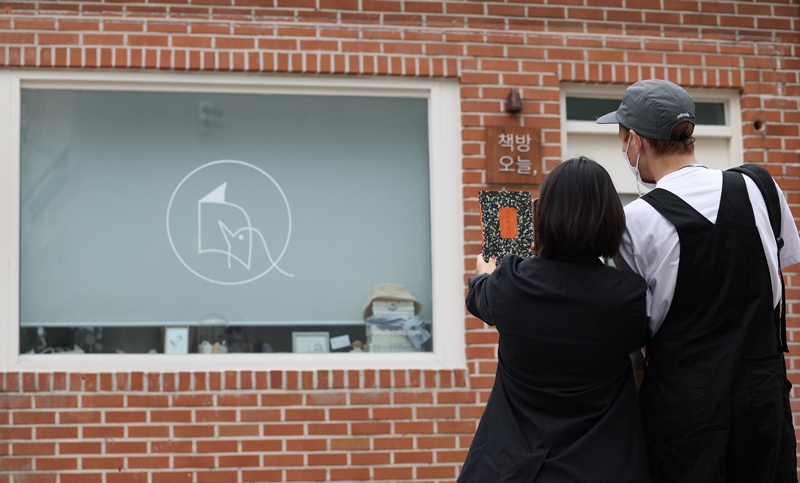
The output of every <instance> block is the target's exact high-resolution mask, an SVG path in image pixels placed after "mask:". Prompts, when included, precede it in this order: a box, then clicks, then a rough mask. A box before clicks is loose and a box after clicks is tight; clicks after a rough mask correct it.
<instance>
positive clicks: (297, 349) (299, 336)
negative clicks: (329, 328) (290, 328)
mask: <svg viewBox="0 0 800 483" xmlns="http://www.w3.org/2000/svg"><path fill="white" fill-rule="evenodd" d="M330 340H331V334H330V332H292V352H293V353H295V354H314V353H318V354H321V353H327V352H330V351H331V350H330Z"/></svg>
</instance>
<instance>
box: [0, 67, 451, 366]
mask: <svg viewBox="0 0 800 483" xmlns="http://www.w3.org/2000/svg"><path fill="white" fill-rule="evenodd" d="M37 88H39V89H80V90H135V91H158V92H165V91H167V92H214V93H243V94H295V95H297V94H299V95H351V96H352V95H357V96H375V97H413V98H425V99H427V100H428V149H429V165H430V223H431V272H432V280H431V286H432V292H433V293H432V298H433V307H432V310H433V328H432V330H433V351H432V352H428V353H358V354H351V353H334V354H288V353H286V354H210V355H205V354H189V355H166V354H92V355H88V354H78V355H75V354H48V355H29V354H19V335H20V334H19V330H20V321H19V291H20V279H19V270H20V261H19V257H20V103H21V101H20V99H21V90H22V89H37ZM461 172H462V170H461V107H460V90H459V85H458V82H457V81H454V80H418V79H392V78H370V79H365V78H354V77H344V76H343V77H302V76H288V75H287V76H279V75H273V76H266V75H263V74H258V75H256V74H197V73H137V72H133V73H131V72H125V73H122V72H113V71H112V72H100V71H60V70H46V71H45V70H38V71H37V70H13V71H8V70H7V71H0V334H4V335H5V337H2V336H0V340H2V339H5V342H0V372H15V371H19V372H28V371H31V372H54V371H59V372H62V371H66V372H98V371H102V372H115V371H159V372H176V371H208V370H213V371H221V370H264V369H274V368H281V369H291V370H313V369H367V368H369V369H386V368H390V369H455V368H465V367H466V353H465V350H466V344H465V329H464V298H463V295H464V292H463V290H464V287H463V274H464V266H463V264H464V239H463V234H464V224H463V223H464V222H463V220H464V216H463V213H464V212H463V203H462V200H463V197H462V194H463V193H462V179H461V174H462V173H461Z"/></svg>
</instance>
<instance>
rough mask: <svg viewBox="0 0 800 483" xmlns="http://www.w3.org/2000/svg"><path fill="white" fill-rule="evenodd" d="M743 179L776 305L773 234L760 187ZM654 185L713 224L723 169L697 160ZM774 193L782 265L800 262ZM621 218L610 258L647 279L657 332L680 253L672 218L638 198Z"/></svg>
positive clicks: (792, 230) (787, 216)
mask: <svg viewBox="0 0 800 483" xmlns="http://www.w3.org/2000/svg"><path fill="white" fill-rule="evenodd" d="M744 178H745V183H746V186H747V194H748V196H749V197H750V201H751V205H752V206H753V212H754V215H755V220H756V226H757V227H758V233H759V235H760V236H761V244H762V245H763V246H764V254H765V255H766V257H767V264H768V265H769V272H770V275H771V277H772V294H773V302H774V304H773V305H777V304H778V302H779V301H780V298H781V279H780V275H779V272H778V255H777V252H778V249H777V246H776V244H775V236H774V235H773V233H772V227H771V225H770V223H769V215H768V213H767V207H766V203H765V202H764V198H763V196H762V195H761V191H759V190H758V187H757V186H756V184H755V182H753V180H751V179H750V178H749V177H747V176H745V177H744ZM656 186H657V187H658V188H663V189H665V190H667V191H671V192H672V193H673V194H675V195H677V196H678V197H680V198H681V199H683V201H685V202H686V203H688V204H689V205H690V206H692V207H693V208H694V209H695V210H697V212H698V213H700V214H701V215H703V216H705V217H706V218H707V219H708V220H709V221H710V222H711V223H716V221H717V213H718V211H719V202H720V199H721V197H722V171H719V170H716V169H707V168H705V167H703V166H699V165H695V166H689V167H685V168H682V169H680V170H678V171H675V172H673V173H670V174H668V175H667V176H664V177H663V178H661V179H660V180H659V181H658V184H657V185H656ZM778 193H779V195H780V196H779V198H780V200H781V237H782V238H783V240H784V246H783V249H782V250H781V266H782V267H781V268H783V267H787V266H789V265H793V264H795V263H798V262H800V237H799V236H798V233H797V227H796V226H795V224H794V217H793V216H792V212H791V211H790V210H789V205H787V204H786V199H785V198H784V196H783V192H782V191H781V190H780V188H778ZM625 218H626V225H627V228H626V230H625V233H624V234H623V236H622V244H621V245H620V249H619V254H617V256H616V257H614V263H615V265H616V266H617V267H619V268H621V269H630V270H632V271H633V272H635V273H638V274H639V275H641V276H642V277H643V278H644V279H645V281H646V282H647V313H648V315H649V316H650V333H651V334H655V333H656V332H657V331H658V328H659V327H661V323H662V322H664V318H665V317H666V316H667V312H668V311H669V307H670V303H671V302H672V296H673V295H674V293H675V283H676V281H677V279H678V262H679V258H680V243H679V238H678V232H677V230H676V229H675V227H674V226H673V225H672V223H670V222H669V221H667V219H666V218H664V217H663V216H662V215H661V214H660V213H659V212H658V211H656V210H655V208H653V207H652V206H650V204H649V203H647V202H646V201H644V200H642V199H637V200H635V201H633V202H631V203H630V204H628V205H627V206H626V207H625Z"/></svg>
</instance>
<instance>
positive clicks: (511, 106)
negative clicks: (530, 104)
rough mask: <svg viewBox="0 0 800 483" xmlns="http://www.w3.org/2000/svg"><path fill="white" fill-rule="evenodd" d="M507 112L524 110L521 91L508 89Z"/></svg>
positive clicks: (513, 112) (515, 112) (512, 112)
mask: <svg viewBox="0 0 800 483" xmlns="http://www.w3.org/2000/svg"><path fill="white" fill-rule="evenodd" d="M506 112H507V113H509V114H517V113H518V112H522V99H521V98H520V96H519V91H518V90H516V89H511V90H510V91H508V98H507V99H506Z"/></svg>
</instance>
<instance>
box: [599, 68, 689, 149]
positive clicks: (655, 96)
mask: <svg viewBox="0 0 800 483" xmlns="http://www.w3.org/2000/svg"><path fill="white" fill-rule="evenodd" d="M684 121H689V122H691V123H692V124H695V117H694V101H692V97H691V96H690V95H689V93H688V92H686V91H685V90H684V89H683V87H681V86H679V85H677V84H673V83H672V82H670V81H665V80H660V79H649V80H644V81H639V82H637V83H636V84H633V85H632V86H630V87H628V88H627V89H626V90H625V94H623V95H622V103H621V104H620V105H619V109H617V110H616V111H614V112H609V113H608V114H606V115H603V116H600V117H599V118H598V119H597V124H622V125H623V126H625V127H626V128H628V129H633V130H634V131H636V132H637V133H639V134H641V135H642V136H644V137H646V138H650V139H669V138H670V137H671V136H672V130H673V129H675V126H677V125H678V124H680V123H682V122H684Z"/></svg>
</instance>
